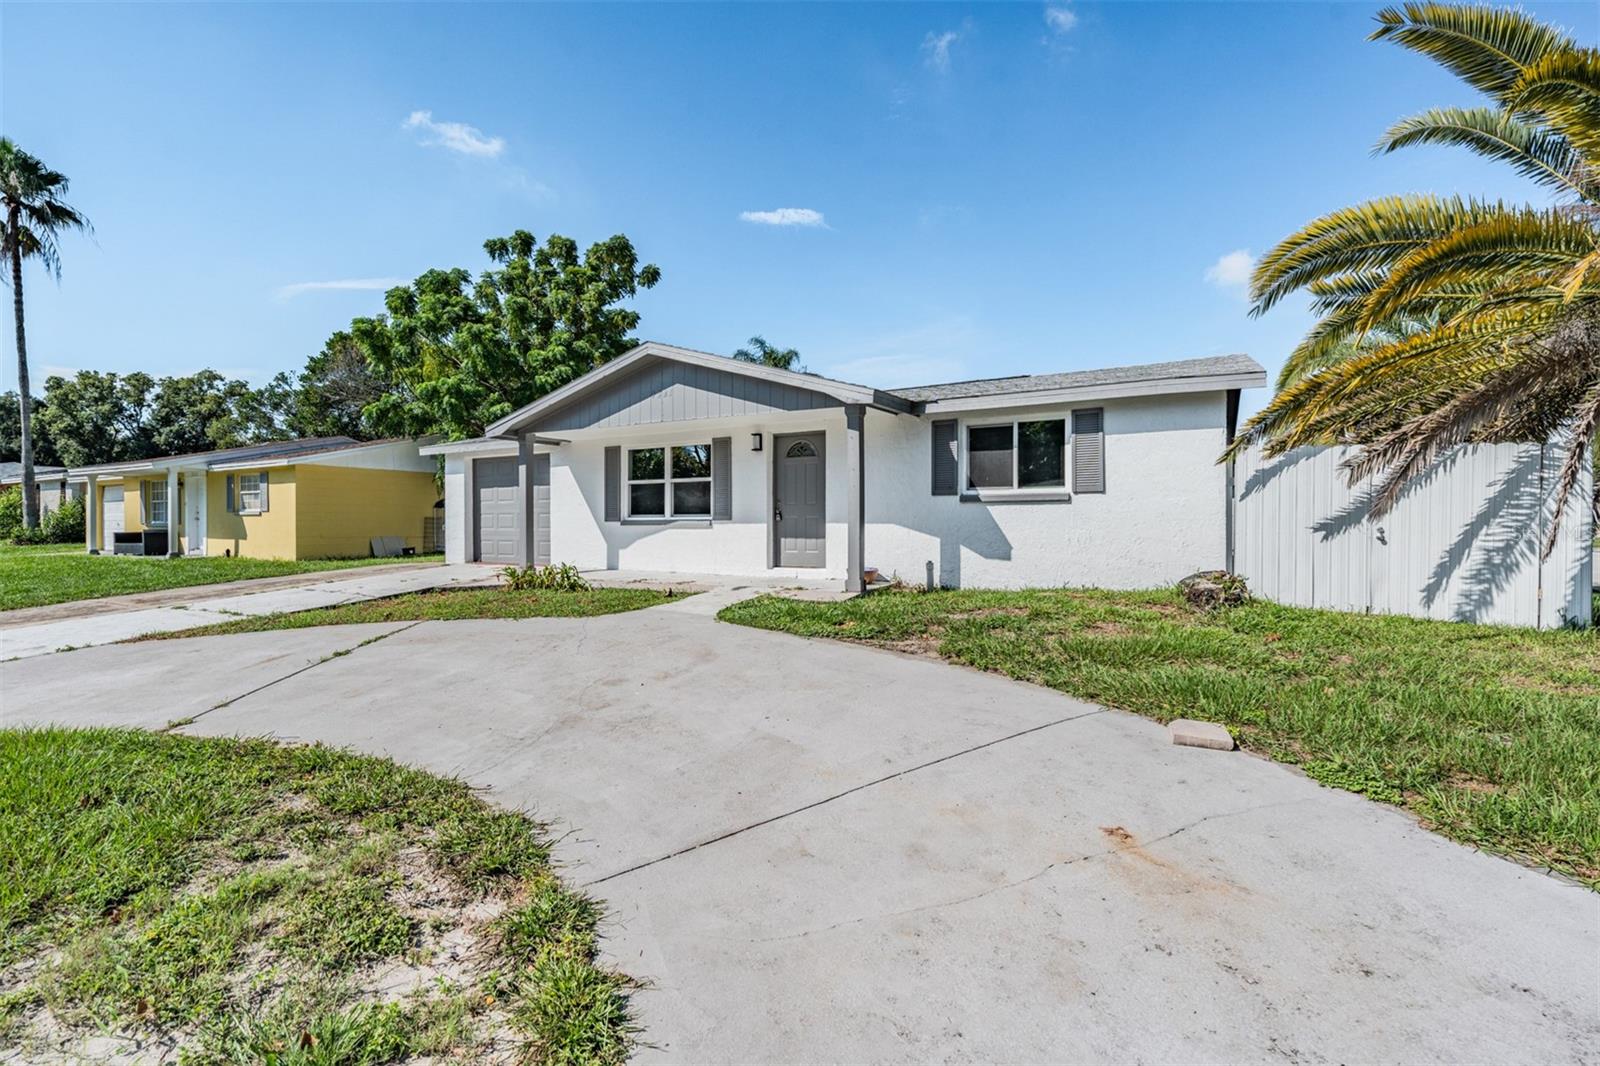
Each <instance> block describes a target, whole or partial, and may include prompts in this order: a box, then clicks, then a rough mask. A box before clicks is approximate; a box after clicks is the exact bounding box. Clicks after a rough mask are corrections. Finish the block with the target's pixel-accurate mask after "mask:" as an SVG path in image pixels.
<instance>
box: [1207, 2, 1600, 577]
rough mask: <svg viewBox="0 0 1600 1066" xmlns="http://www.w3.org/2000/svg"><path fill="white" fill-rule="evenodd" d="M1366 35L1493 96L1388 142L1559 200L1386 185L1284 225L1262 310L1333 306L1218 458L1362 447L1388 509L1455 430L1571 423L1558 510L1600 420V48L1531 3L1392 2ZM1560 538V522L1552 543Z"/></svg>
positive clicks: (1473, 436)
mask: <svg viewBox="0 0 1600 1066" xmlns="http://www.w3.org/2000/svg"><path fill="white" fill-rule="evenodd" d="M1372 39H1374V40H1387V41H1393V42H1395V43H1397V44H1399V45H1401V46H1402V47H1405V48H1408V49H1411V50H1412V51H1415V52H1420V53H1422V54H1423V55H1426V56H1428V57H1429V58H1431V59H1433V60H1435V61H1436V62H1438V63H1439V64H1441V65H1442V66H1444V67H1445V68H1446V69H1448V70H1450V71H1451V72H1452V73H1454V74H1456V75H1457V76H1458V77H1460V78H1461V79H1462V80H1464V81H1465V82H1467V83H1468V84H1469V85H1471V86H1472V87H1473V88H1475V89H1477V90H1478V91H1480V92H1482V93H1483V94H1484V95H1485V96H1486V97H1487V98H1488V102H1487V104H1486V105H1484V106H1479V107H1470V108H1455V107H1452V108H1442V109H1436V110H1432V111H1425V112H1423V113H1422V114H1420V115H1416V116H1414V117H1412V118H1408V119H1405V120H1403V121H1401V122H1400V123H1398V124H1397V125H1395V126H1394V127H1393V128H1391V129H1390V130H1389V131H1388V132H1387V133H1386V134H1384V136H1383V138H1382V139H1381V140H1380V141H1379V142H1378V147H1377V150H1378V151H1380V152H1392V151H1395V150H1397V149H1400V148H1406V147H1409V146H1411V145H1417V144H1431V145H1452V146H1456V147H1462V148H1467V149H1469V150H1471V151H1474V152H1477V153H1478V154H1479V155H1483V156H1486V157H1488V158H1490V159H1494V160H1497V161H1499V162H1503V163H1507V164H1509V165H1511V166H1512V167H1513V168H1514V169H1516V170H1517V171H1518V172H1519V173H1521V174H1523V175H1524V176H1526V177H1528V178H1530V179H1532V180H1533V181H1534V182H1536V183H1537V184H1539V185H1541V186H1543V187H1544V188H1545V189H1546V190H1547V191H1548V192H1549V193H1550V196H1551V202H1550V203H1549V204H1548V205H1546V206H1538V207H1534V206H1521V205H1514V204H1506V203H1501V202H1490V201H1486V200H1479V199H1472V198H1463V197H1459V196H1452V197H1446V196H1431V195H1410V196H1391V197H1385V198H1383V199H1379V200H1373V201H1371V202H1368V203H1364V204H1359V205H1357V206H1355V207H1349V208H1345V209H1344V210H1341V211H1335V212H1334V213H1333V214H1330V215H1326V216H1324V217H1323V218H1320V219H1317V220H1316V221H1315V222H1312V223H1311V224H1310V225H1308V226H1306V227H1305V228H1304V229H1302V230H1301V231H1300V232H1298V233H1295V234H1293V235H1291V236H1289V237H1287V238H1285V239H1284V240H1283V241H1282V243H1280V244H1279V245H1278V246H1277V247H1276V248H1273V249H1272V250H1271V251H1270V252H1268V253H1267V254H1266V255H1265V256H1264V257H1263V258H1262V259H1261V261H1260V262H1259V263H1258V264H1257V265H1256V268H1255V273H1254V276H1253V278H1252V279H1251V293H1250V294H1251V298H1252V300H1253V301H1254V306H1253V307H1252V309H1251V313H1252V314H1256V315H1259V314H1262V313H1264V312H1266V311H1267V310H1268V309H1270V308H1271V307H1273V306H1274V305H1275V304H1276V303H1277V302H1278V301H1279V300H1281V299H1283V298H1284V297H1285V296H1287V295H1288V294H1290V293H1292V292H1295V291H1299V290H1305V291H1307V292H1308V293H1309V294H1310V295H1311V298H1312V306H1313V308H1314V310H1315V311H1316V312H1317V313H1318V314H1319V315H1320V318H1319V320H1318V321H1317V323H1316V324H1315V325H1314V326H1313V327H1312V328H1311V330H1310V332H1309V333H1308V334H1307V335H1306V337H1305V339H1304V340H1303V341H1302V342H1301V343H1300V345H1299V347H1298V348H1296V349H1295V351H1294V352H1293V353H1292V354H1291V356H1290V358H1289V361H1288V364H1287V366H1286V367H1285V368H1284V374H1283V376H1282V377H1281V378H1280V380H1279V383H1278V388H1279V391H1278V393H1277V395H1276V396H1275V397H1274V398H1273V400H1272V402H1271V403H1270V404H1269V405H1268V406H1267V407H1266V409H1265V410H1263V411H1262V412H1261V413H1260V414H1258V415H1256V416H1255V417H1254V418H1252V419H1250V421H1249V422H1248V423H1246V425H1245V427H1244V429H1243V431H1242V432H1241V433H1240V434H1239V436H1238V438H1237V439H1236V441H1235V442H1234V444H1233V445H1232V446H1231V447H1230V448H1229V450H1228V452H1227V454H1226V455H1225V457H1224V458H1231V457H1232V456H1234V455H1236V454H1238V452H1239V451H1240V450H1241V449H1243V448H1245V447H1247V446H1249V445H1252V444H1257V443H1261V444H1264V445H1265V449H1266V451H1267V453H1268V454H1269V455H1278V454H1282V453H1283V452H1285V451H1288V450H1289V449H1291V448H1295V447H1298V446H1300V445H1306V444H1355V445H1359V446H1360V448H1359V450H1358V451H1357V452H1356V453H1355V455H1354V456H1353V457H1352V458H1351V460H1349V462H1348V463H1347V464H1346V472H1347V473H1348V475H1349V477H1350V480H1351V483H1352V484H1355V483H1356V482H1358V481H1360V480H1361V479H1363V478H1366V477H1369V476H1375V477H1377V480H1378V484H1377V487H1376V491H1375V493H1374V497H1373V505H1374V506H1373V511H1374V514H1375V515H1377V514H1382V513H1384V512H1385V511H1386V510H1388V509H1389V508H1390V507H1392V506H1393V505H1394V503H1395V501H1396V500H1397V499H1398V498H1399V496H1400V494H1401V492H1402V491H1403V490H1404V488H1405V486H1406V485H1407V484H1408V483H1409V481H1410V480H1411V479H1412V478H1413V477H1415V476H1416V475H1417V474H1419V473H1421V472H1422V471H1424V470H1426V469H1427V468H1428V466H1429V465H1431V464H1432V463H1433V461H1434V460H1435V459H1436V458H1438V457H1439V455H1440V454H1441V453H1442V452H1444V451H1445V450H1446V449H1449V448H1451V447H1453V446H1455V445H1458V444H1464V443H1477V442H1502V441H1538V442H1542V441H1547V440H1551V439H1557V440H1561V441H1563V442H1564V444H1565V446H1566V459H1565V461H1564V463H1563V465H1562V470H1561V475H1560V477H1559V479H1558V481H1557V491H1556V507H1557V512H1556V513H1557V514H1563V513H1565V506H1566V503H1567V500H1568V498H1569V497H1570V495H1571V493H1572V490H1573V486H1574V485H1575V484H1576V482H1577V480H1578V477H1579V475H1580V474H1581V472H1582V470H1583V465H1584V451H1585V447H1584V446H1585V444H1587V443H1588V442H1591V441H1593V440H1594V439H1595V436H1596V431H1597V429H1600V51H1597V50H1596V49H1593V48H1585V47H1580V46H1579V45H1578V44H1577V43H1576V42H1575V41H1573V40H1572V39H1571V38H1570V37H1568V36H1567V35H1566V34H1565V33H1564V32H1563V31H1561V30H1558V29H1555V28H1554V27H1551V26H1547V25H1544V24H1542V23H1540V22H1537V21H1535V20H1534V19H1532V18H1531V17H1529V16H1528V15H1526V14H1524V13H1522V12H1520V11H1512V10H1504V9H1496V8H1489V7H1457V6H1451V5H1447V4H1436V3H1410V4H1406V5H1405V6H1404V7H1403V8H1400V9H1395V8H1386V9H1385V10H1383V11H1382V12H1380V13H1379V14H1378V28H1377V30H1376V31H1374V32H1373V34H1372ZM1595 506H1596V508H1597V513H1600V492H1597V495H1596V500H1595ZM1555 541H1556V528H1555V527H1554V526H1552V529H1551V531H1550V534H1549V536H1548V538H1547V539H1546V542H1545V546H1544V552H1545V554H1546V555H1548V554H1549V552H1550V550H1551V549H1552V548H1553V547H1554V546H1555Z"/></svg>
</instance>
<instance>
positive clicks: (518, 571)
mask: <svg viewBox="0 0 1600 1066" xmlns="http://www.w3.org/2000/svg"><path fill="white" fill-rule="evenodd" d="M500 573H501V574H503V575H504V576H505V579H506V588H508V589H510V590H511V591H512V592H532V591H535V590H538V591H542V592H588V591H589V590H590V588H591V587H592V586H591V585H590V584H589V582H588V581H587V580H586V579H585V578H584V576H583V574H581V573H579V572H578V568H577V567H576V566H573V565H572V564H571V563H559V564H557V565H555V566H507V567H505V568H503V569H502V570H501V571H500Z"/></svg>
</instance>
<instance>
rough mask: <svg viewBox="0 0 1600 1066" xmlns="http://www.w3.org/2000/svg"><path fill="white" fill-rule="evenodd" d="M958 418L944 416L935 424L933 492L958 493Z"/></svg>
mask: <svg viewBox="0 0 1600 1066" xmlns="http://www.w3.org/2000/svg"><path fill="white" fill-rule="evenodd" d="M956 469H957V468H956V420H955V419H953V418H943V419H940V420H939V421H937V422H935V423H934V424H933V494H934V495H935V496H954V495H955V494H956Z"/></svg>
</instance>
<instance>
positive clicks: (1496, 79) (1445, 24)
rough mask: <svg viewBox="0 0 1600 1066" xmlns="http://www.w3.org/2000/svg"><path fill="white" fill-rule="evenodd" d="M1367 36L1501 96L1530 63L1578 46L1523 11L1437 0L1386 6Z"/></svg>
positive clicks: (1478, 87)
mask: <svg viewBox="0 0 1600 1066" xmlns="http://www.w3.org/2000/svg"><path fill="white" fill-rule="evenodd" d="M1368 39H1369V40H1373V41H1383V40H1387V41H1393V42H1394V43H1396V44H1398V45H1400V46H1401V47H1402V48H1409V49H1410V50H1411V51H1413V52H1420V53H1422V54H1423V55H1425V56H1428V57H1429V58H1430V59H1433V60H1434V61H1435V62H1437V63H1439V64H1440V65H1441V66H1443V67H1445V68H1446V69H1447V70H1449V71H1451V72H1452V73H1454V74H1455V75H1457V76H1458V77H1460V78H1461V79H1462V80H1464V81H1466V82H1467V83H1468V84H1470V85H1472V86H1473V87H1474V88H1476V89H1478V90H1479V91H1480V92H1485V93H1488V94H1489V95H1490V96H1493V97H1495V98H1496V99H1497V100H1499V99H1501V98H1503V97H1504V96H1505V94H1506V93H1508V92H1510V90H1511V88H1512V86H1514V85H1515V84H1516V83H1517V79H1518V78H1520V77H1521V76H1522V72H1523V71H1524V70H1526V69H1527V68H1528V67H1530V66H1532V65H1533V64H1534V63H1536V62H1538V61H1539V60H1540V59H1543V58H1544V57H1545V56H1547V55H1550V54H1551V53H1555V52H1562V51H1566V50H1568V49H1572V48H1575V47H1576V44H1575V42H1574V41H1573V40H1572V38H1570V37H1568V36H1567V35H1566V34H1565V33H1563V32H1561V31H1560V30H1558V29H1556V28H1555V27H1553V26H1546V25H1545V24H1543V23H1541V22H1538V21H1536V20H1535V19H1534V18H1533V17H1532V16H1531V15H1528V14H1526V13H1524V12H1521V11H1516V10H1513V9H1510V8H1503V7H1487V6H1470V5H1458V4H1437V3H1409V4H1405V5H1404V6H1402V7H1399V8H1393V7H1388V8H1384V9H1383V10H1382V11H1380V12H1379V13H1378V28H1377V29H1376V30H1373V31H1372V34H1371V36H1370V37H1369V38H1368Z"/></svg>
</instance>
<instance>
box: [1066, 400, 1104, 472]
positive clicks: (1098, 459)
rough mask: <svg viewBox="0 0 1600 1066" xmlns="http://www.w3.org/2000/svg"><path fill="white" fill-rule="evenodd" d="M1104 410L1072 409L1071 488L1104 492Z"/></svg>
mask: <svg viewBox="0 0 1600 1066" xmlns="http://www.w3.org/2000/svg"><path fill="white" fill-rule="evenodd" d="M1105 421H1106V419H1105V411H1104V409H1102V408H1099V407H1094V408H1089V409H1087V410H1083V411H1074V412H1072V491H1073V492H1104V491H1106V425H1105Z"/></svg>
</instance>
